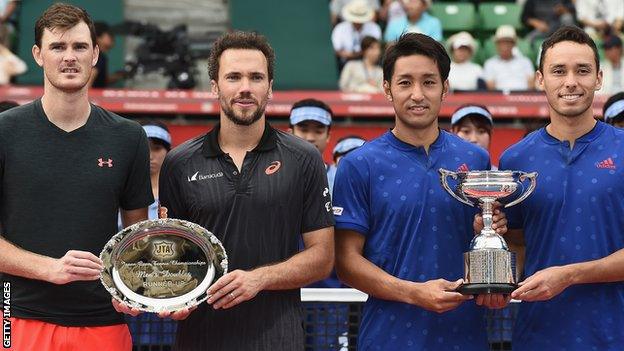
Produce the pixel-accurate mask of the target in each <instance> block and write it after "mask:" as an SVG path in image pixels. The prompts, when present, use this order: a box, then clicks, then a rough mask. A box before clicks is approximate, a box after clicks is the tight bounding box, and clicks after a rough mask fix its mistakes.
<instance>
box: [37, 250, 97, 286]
mask: <svg viewBox="0 0 624 351" xmlns="http://www.w3.org/2000/svg"><path fill="white" fill-rule="evenodd" d="M102 270H104V264H103V262H102V260H100V259H99V258H98V257H97V256H95V255H94V254H92V253H91V252H87V251H78V250H69V251H67V253H66V254H65V256H63V257H61V258H59V259H52V264H51V265H50V266H49V267H48V272H47V274H46V280H47V281H49V282H50V283H54V284H67V283H70V282H74V281H83V280H97V279H100V272H102Z"/></svg>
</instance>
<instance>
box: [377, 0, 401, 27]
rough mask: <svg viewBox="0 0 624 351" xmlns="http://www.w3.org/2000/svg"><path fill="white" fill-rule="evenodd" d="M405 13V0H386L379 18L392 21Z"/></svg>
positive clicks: (387, 21)
mask: <svg viewBox="0 0 624 351" xmlns="http://www.w3.org/2000/svg"><path fill="white" fill-rule="evenodd" d="M405 15H406V14H405V9H404V8H403V0H384V1H383V5H382V6H381V9H379V19H380V20H382V21H385V22H386V23H390V22H392V21H393V20H395V19H397V18H401V17H403V16H405Z"/></svg>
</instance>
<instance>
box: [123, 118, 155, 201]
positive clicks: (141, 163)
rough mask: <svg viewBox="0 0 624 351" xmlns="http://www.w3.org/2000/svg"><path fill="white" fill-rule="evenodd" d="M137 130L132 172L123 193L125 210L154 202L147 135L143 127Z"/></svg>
mask: <svg viewBox="0 0 624 351" xmlns="http://www.w3.org/2000/svg"><path fill="white" fill-rule="evenodd" d="M137 130H138V131H139V132H140V134H138V136H137V147H136V149H135V153H134V162H133V163H132V165H131V166H130V173H129V174H128V178H127V181H126V184H125V187H124V189H123V193H122V194H121V201H120V206H121V208H122V209H124V210H136V209H139V208H143V207H147V206H149V205H150V204H151V203H152V202H154V195H153V194H152V184H151V180H150V156H149V152H150V151H149V146H148V144H147V136H146V135H145V131H144V130H143V128H141V127H137ZM139 132H137V133H139Z"/></svg>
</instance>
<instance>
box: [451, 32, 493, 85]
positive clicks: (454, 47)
mask: <svg viewBox="0 0 624 351" xmlns="http://www.w3.org/2000/svg"><path fill="white" fill-rule="evenodd" d="M447 43H448V46H449V48H450V51H451V53H452V55H451V58H452V61H451V73H450V74H449V78H448V79H449V86H450V88H451V89H452V90H477V89H478V88H479V87H480V85H481V86H485V83H484V82H483V68H482V67H481V66H480V65H478V64H476V63H474V62H472V61H471V59H472V56H473V55H474V53H475V51H476V50H477V43H476V41H475V40H474V38H473V37H472V35H470V33H468V32H459V33H457V34H455V35H453V36H451V37H450V38H449V39H448V42H447Z"/></svg>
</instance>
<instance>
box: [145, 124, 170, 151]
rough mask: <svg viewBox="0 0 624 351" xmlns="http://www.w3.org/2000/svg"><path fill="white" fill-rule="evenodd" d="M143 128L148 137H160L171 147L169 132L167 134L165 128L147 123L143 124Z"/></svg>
mask: <svg viewBox="0 0 624 351" xmlns="http://www.w3.org/2000/svg"><path fill="white" fill-rule="evenodd" d="M143 130H145V134H147V137H148V138H155V139H160V140H162V141H164V142H165V143H167V145H169V147H171V134H169V132H168V131H167V130H166V129H165V128H163V127H161V126H157V125H153V124H149V125H145V126H143Z"/></svg>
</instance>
